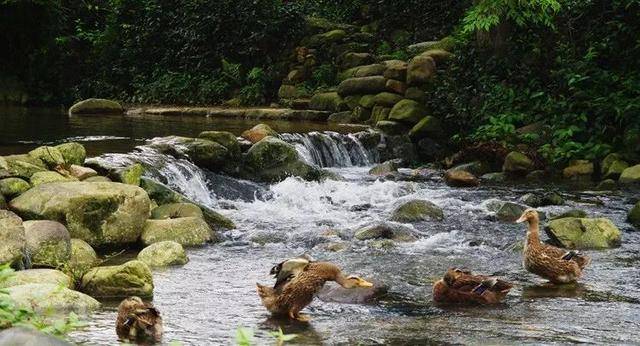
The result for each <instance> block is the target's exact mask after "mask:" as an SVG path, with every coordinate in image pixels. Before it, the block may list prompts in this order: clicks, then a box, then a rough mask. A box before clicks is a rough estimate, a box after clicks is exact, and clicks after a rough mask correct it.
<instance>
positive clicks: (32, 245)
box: [23, 220, 71, 268]
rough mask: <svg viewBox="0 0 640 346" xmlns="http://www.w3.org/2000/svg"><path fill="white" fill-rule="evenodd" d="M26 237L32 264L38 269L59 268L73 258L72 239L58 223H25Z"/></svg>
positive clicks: (46, 221)
mask: <svg viewBox="0 0 640 346" xmlns="http://www.w3.org/2000/svg"><path fill="white" fill-rule="evenodd" d="M23 226H24V235H25V239H26V242H27V247H26V249H27V252H28V253H29V255H30V256H31V263H32V264H33V265H34V266H36V267H52V268H58V267H60V266H62V265H64V264H65V263H67V261H68V260H69V257H70V256H71V237H70V236H69V232H68V231H67V228H66V227H64V225H63V224H61V223H59V222H56V221H48V220H37V221H24V222H23Z"/></svg>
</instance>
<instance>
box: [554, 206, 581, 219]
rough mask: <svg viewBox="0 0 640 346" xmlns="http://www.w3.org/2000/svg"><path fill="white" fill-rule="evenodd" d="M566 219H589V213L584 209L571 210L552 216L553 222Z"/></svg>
mask: <svg viewBox="0 0 640 346" xmlns="http://www.w3.org/2000/svg"><path fill="white" fill-rule="evenodd" d="M565 217H575V218H585V217H587V212H586V211H584V210H582V209H569V210H567V211H565V212H562V213H560V214H558V215H554V216H552V217H551V220H557V219H563V218H565Z"/></svg>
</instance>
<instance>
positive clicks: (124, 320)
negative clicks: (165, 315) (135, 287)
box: [116, 296, 162, 345]
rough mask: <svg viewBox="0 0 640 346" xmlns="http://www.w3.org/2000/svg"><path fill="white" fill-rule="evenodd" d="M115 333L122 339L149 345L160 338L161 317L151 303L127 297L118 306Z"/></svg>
mask: <svg viewBox="0 0 640 346" xmlns="http://www.w3.org/2000/svg"><path fill="white" fill-rule="evenodd" d="M116 333H117V334H118V337H119V338H120V339H121V340H123V341H128V342H134V343H136V344H139V345H149V344H154V343H157V342H160V341H161V340H162V317H160V312H159V311H158V309H156V308H155V307H154V306H153V304H151V303H145V302H143V301H142V299H140V298H139V297H135V296H134V297H129V298H127V299H125V300H123V301H122V302H121V303H120V305H119V306H118V317H117V318H116Z"/></svg>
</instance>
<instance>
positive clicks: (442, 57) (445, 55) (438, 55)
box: [420, 49, 455, 64]
mask: <svg viewBox="0 0 640 346" xmlns="http://www.w3.org/2000/svg"><path fill="white" fill-rule="evenodd" d="M420 56H423V57H429V58H431V59H433V61H435V62H436V64H440V63H443V62H445V61H447V60H449V59H451V58H453V57H454V56H455V55H453V54H452V53H450V52H447V51H446V50H444V49H429V50H427V51H425V52H423V53H422V54H420Z"/></svg>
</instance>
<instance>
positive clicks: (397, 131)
mask: <svg viewBox="0 0 640 346" xmlns="http://www.w3.org/2000/svg"><path fill="white" fill-rule="evenodd" d="M376 129H377V130H380V131H381V132H382V133H384V134H385V135H390V136H398V135H402V134H404V133H406V132H407V129H408V127H407V125H405V124H403V123H399V122H397V121H390V120H380V121H378V122H377V123H376Z"/></svg>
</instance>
